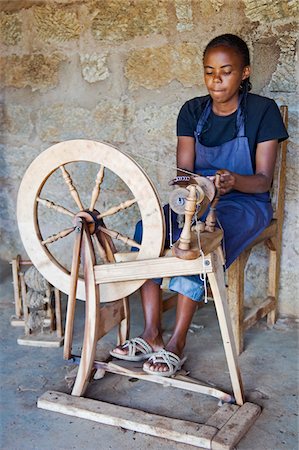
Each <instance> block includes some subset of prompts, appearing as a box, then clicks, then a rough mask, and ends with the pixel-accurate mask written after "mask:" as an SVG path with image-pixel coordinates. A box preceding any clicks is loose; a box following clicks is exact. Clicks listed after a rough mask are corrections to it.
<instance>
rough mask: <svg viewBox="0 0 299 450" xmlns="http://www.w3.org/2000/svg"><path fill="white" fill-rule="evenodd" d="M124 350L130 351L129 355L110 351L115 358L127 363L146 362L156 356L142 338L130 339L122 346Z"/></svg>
mask: <svg viewBox="0 0 299 450" xmlns="http://www.w3.org/2000/svg"><path fill="white" fill-rule="evenodd" d="M121 349H122V350H126V349H128V353H127V354H121V353H117V352H115V351H114V350H111V351H110V355H111V356H113V357H114V358H118V359H123V360H125V361H144V360H145V359H148V358H149V357H151V356H152V355H153V354H154V351H153V349H152V347H151V346H150V345H149V344H148V343H147V342H146V341H145V340H144V339H142V338H141V337H136V338H132V339H128V340H127V341H126V342H125V343H124V344H123V345H122V346H121Z"/></svg>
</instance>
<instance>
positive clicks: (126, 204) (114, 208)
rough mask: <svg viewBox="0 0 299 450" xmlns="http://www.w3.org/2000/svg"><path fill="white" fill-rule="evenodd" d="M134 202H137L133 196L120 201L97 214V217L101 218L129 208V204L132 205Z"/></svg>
mask: <svg viewBox="0 0 299 450" xmlns="http://www.w3.org/2000/svg"><path fill="white" fill-rule="evenodd" d="M136 202H137V200H136V199H135V198H132V199H131V200H126V201H125V202H122V203H120V204H119V205H117V206H112V208H110V209H108V210H107V211H105V212H103V213H101V214H99V215H98V216H97V219H103V217H107V216H112V215H113V214H115V213H117V212H119V211H122V210H124V209H126V208H129V207H130V206H132V205H134V203H136Z"/></svg>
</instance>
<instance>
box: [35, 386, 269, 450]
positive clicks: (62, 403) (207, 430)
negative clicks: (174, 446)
mask: <svg viewBox="0 0 299 450" xmlns="http://www.w3.org/2000/svg"><path fill="white" fill-rule="evenodd" d="M37 406H38V407H39V408H41V409H46V410H48V411H55V412H59V413H62V414H66V415H70V416H73V417H78V418H81V419H88V420H92V421H94V422H98V423H103V424H106V425H112V426H116V427H122V428H125V429H127V430H132V431H138V432H139V433H145V434H148V435H151V436H156V437H159V438H165V439H170V440H172V441H176V442H181V443H183V444H189V445H194V446H195V447H201V448H207V449H212V450H231V449H233V448H234V447H235V445H236V444H237V443H238V442H239V441H240V439H241V438H242V437H243V436H244V434H245V433H246V432H247V431H248V430H249V428H250V427H251V425H252V424H253V423H254V421H255V420H256V419H257V417H258V416H259V415H260V413H261V408H260V407H259V406H257V405H255V404H253V403H245V404H244V405H243V406H237V405H228V404H225V405H223V406H221V407H220V408H219V409H218V410H217V411H216V413H214V414H213V415H212V416H211V417H210V418H209V419H208V420H207V422H206V423H203V424H200V423H195V422H189V421H185V420H180V419H172V418H169V417H164V416H159V415H156V414H149V413H146V412H144V411H140V410H137V409H133V408H127V407H124V406H117V405H113V404H110V403H105V402H101V401H99V400H91V399H87V398H83V397H74V396H72V395H68V394H64V393H61V392H54V391H48V392H45V393H44V394H43V395H42V396H41V397H39V399H38V402H37Z"/></svg>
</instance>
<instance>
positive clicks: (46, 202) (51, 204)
mask: <svg viewBox="0 0 299 450" xmlns="http://www.w3.org/2000/svg"><path fill="white" fill-rule="evenodd" d="M36 201H37V202H38V203H40V204H41V205H44V206H46V207H47V208H49V209H54V210H55V211H57V212H59V213H62V214H66V215H67V216H71V217H74V216H75V214H74V213H73V212H71V211H69V210H68V209H66V208H64V207H63V206H60V205H56V203H54V202H51V201H50V200H47V199H44V198H40V197H37V198H36Z"/></svg>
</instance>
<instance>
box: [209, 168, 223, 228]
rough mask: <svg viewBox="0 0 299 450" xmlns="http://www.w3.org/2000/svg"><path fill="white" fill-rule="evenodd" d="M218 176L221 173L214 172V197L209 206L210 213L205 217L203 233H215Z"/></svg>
mask: <svg viewBox="0 0 299 450" xmlns="http://www.w3.org/2000/svg"><path fill="white" fill-rule="evenodd" d="M220 176H221V171H218V172H216V179H215V186H216V195H215V197H214V200H213V201H212V203H211V206H210V211H209V213H208V215H207V218H206V226H205V231H208V232H210V233H213V231H215V226H216V221H217V219H216V205H217V203H218V201H219V198H220V190H219V187H220Z"/></svg>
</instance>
